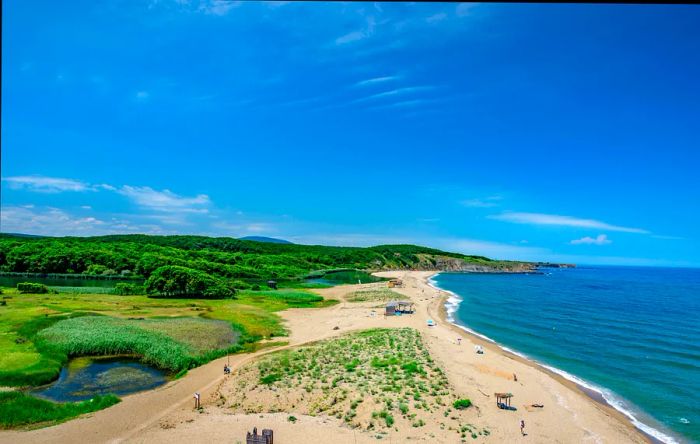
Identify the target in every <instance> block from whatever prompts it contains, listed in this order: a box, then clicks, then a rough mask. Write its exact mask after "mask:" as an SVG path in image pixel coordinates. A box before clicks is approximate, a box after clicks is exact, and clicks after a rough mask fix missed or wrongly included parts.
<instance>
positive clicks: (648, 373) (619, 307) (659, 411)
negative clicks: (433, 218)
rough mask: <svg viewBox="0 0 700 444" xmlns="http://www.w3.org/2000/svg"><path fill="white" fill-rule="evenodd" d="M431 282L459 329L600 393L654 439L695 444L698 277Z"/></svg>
mask: <svg viewBox="0 0 700 444" xmlns="http://www.w3.org/2000/svg"><path fill="white" fill-rule="evenodd" d="M434 282H435V283H436V285H438V286H439V287H441V288H443V289H445V290H449V291H452V292H454V293H455V294H456V295H457V296H456V297H454V298H452V300H451V302H452V304H448V311H451V312H452V316H453V317H454V320H455V322H457V323H458V324H461V325H463V326H466V327H468V328H469V329H471V330H473V331H475V332H478V333H480V334H482V335H485V336H487V337H488V338H490V339H492V340H495V341H497V342H498V343H499V344H502V345H503V346H505V347H508V348H509V349H513V350H515V351H516V352H519V353H522V354H524V355H526V356H528V357H530V358H534V359H535V360H536V361H538V362H540V363H542V364H545V365H547V366H550V367H552V368H553V369H554V370H555V371H559V372H560V373H562V374H563V375H564V376H565V377H568V378H569V379H573V380H576V381H577V382H579V383H581V384H583V385H586V386H588V387H590V388H592V389H593V390H596V391H598V392H600V393H601V394H602V395H603V396H604V397H605V399H606V400H607V401H608V402H609V403H610V404H612V405H613V406H615V407H616V408H618V409H619V410H621V411H623V412H624V413H626V414H627V415H632V416H633V422H635V424H636V425H637V426H638V427H640V428H641V429H642V430H644V431H646V432H647V433H650V434H652V435H654V436H656V437H657V438H660V439H661V440H663V441H667V442H673V441H679V442H684V441H685V442H700V408H698V406H697V402H696V400H695V394H697V393H700V270H697V269H668V268H666V269H664V268H636V267H635V268H633V267H580V268H577V269H552V270H545V274H543V275H508V274H498V275H488V274H459V273H445V274H440V275H438V276H437V277H435V278H434ZM457 304H458V305H457ZM562 371H563V372H562Z"/></svg>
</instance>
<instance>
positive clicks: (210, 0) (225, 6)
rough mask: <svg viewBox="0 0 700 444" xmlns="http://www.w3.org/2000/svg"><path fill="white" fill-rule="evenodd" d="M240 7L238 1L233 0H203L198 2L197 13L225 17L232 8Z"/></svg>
mask: <svg viewBox="0 0 700 444" xmlns="http://www.w3.org/2000/svg"><path fill="white" fill-rule="evenodd" d="M240 5H241V2H240V1H233V0H203V1H200V3H199V7H198V8H197V11H198V12H202V13H204V14H210V15H219V16H221V15H226V14H228V13H229V11H231V10H232V9H234V8H237V7H239V6H240Z"/></svg>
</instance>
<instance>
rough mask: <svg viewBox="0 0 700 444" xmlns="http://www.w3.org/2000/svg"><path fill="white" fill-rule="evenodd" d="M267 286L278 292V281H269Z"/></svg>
mask: <svg viewBox="0 0 700 444" xmlns="http://www.w3.org/2000/svg"><path fill="white" fill-rule="evenodd" d="M267 286H268V287H270V288H271V289H273V290H277V281H267Z"/></svg>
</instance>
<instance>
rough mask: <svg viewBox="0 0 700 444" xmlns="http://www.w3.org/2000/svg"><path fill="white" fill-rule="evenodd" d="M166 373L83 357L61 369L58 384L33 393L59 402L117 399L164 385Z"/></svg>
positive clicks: (112, 359) (132, 362)
mask: <svg viewBox="0 0 700 444" xmlns="http://www.w3.org/2000/svg"><path fill="white" fill-rule="evenodd" d="M167 381H168V378H167V376H166V374H165V372H163V371H161V370H158V369H155V368H153V367H149V366H148V365H145V364H143V363H141V362H139V361H138V360H136V359H133V358H129V357H99V358H89V357H81V358H75V359H72V360H71V361H70V362H69V363H68V365H67V366H65V367H63V368H62V369H61V374H60V376H59V378H58V380H56V381H55V382H53V383H51V384H49V385H46V386H42V387H38V388H36V389H32V390H31V393H32V394H33V395H35V396H37V397H40V398H44V399H48V400H51V401H57V402H69V401H82V400H85V399H91V398H93V397H94V396H96V395H105V394H108V393H112V394H115V395H118V396H123V395H128V394H131V393H136V392H140V391H144V390H150V389H153V388H156V387H158V386H160V385H163V384H165V383H166V382H167Z"/></svg>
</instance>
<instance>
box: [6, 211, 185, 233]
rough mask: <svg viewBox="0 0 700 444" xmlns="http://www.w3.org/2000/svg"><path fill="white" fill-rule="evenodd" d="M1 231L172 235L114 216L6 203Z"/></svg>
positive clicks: (159, 228) (154, 226)
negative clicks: (80, 214)
mask: <svg viewBox="0 0 700 444" xmlns="http://www.w3.org/2000/svg"><path fill="white" fill-rule="evenodd" d="M0 227H2V232H4V233H26V234H37V235H42V236H99V235H104V234H119V233H146V234H175V232H176V231H163V229H162V228H161V227H160V226H158V225H154V224H137V223H134V222H132V221H131V220H126V219H117V218H107V219H104V218H96V217H83V216H78V215H75V214H71V213H69V212H67V211H65V210H61V209H59V208H54V207H41V208H33V207H32V208H27V207H26V206H24V207H17V206H8V207H2V209H1V211H0Z"/></svg>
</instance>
